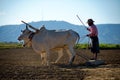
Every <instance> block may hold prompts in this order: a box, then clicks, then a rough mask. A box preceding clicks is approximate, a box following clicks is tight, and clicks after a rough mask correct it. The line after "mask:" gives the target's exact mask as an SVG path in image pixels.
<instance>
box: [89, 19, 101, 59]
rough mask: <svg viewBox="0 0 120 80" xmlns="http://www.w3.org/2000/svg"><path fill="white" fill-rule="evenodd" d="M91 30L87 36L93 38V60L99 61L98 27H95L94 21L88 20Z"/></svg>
mask: <svg viewBox="0 0 120 80" xmlns="http://www.w3.org/2000/svg"><path fill="white" fill-rule="evenodd" d="M87 23H88V25H89V28H87V30H88V31H89V32H90V33H89V34H87V36H88V37H90V38H91V41H92V46H91V52H92V53H93V55H94V56H93V59H94V60H97V54H98V53H99V52H100V51H99V40H98V30H97V27H96V26H95V25H94V21H93V20H92V19H88V21H87Z"/></svg>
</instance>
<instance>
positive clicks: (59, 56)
mask: <svg viewBox="0 0 120 80" xmlns="http://www.w3.org/2000/svg"><path fill="white" fill-rule="evenodd" d="M62 56H63V49H62V48H61V49H59V50H58V58H57V60H56V61H55V63H57V62H58V61H59V60H60V58H61V57H62Z"/></svg>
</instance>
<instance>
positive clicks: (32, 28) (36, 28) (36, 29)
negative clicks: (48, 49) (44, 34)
mask: <svg viewBox="0 0 120 80" xmlns="http://www.w3.org/2000/svg"><path fill="white" fill-rule="evenodd" d="M29 27H30V28H31V29H33V30H36V31H38V30H39V29H37V28H35V27H33V26H31V25H29Z"/></svg>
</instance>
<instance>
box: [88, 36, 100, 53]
mask: <svg viewBox="0 0 120 80" xmlns="http://www.w3.org/2000/svg"><path fill="white" fill-rule="evenodd" d="M90 38H91V41H92V46H91V52H92V53H99V52H100V50H99V40H98V37H97V36H94V37H90Z"/></svg>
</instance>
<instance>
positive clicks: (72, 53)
mask: <svg viewBox="0 0 120 80" xmlns="http://www.w3.org/2000/svg"><path fill="white" fill-rule="evenodd" d="M66 51H67V53H68V55H69V57H70V59H69V65H72V62H73V61H74V59H75V52H74V49H73V48H72V47H70V48H69V49H67V50H66Z"/></svg>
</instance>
